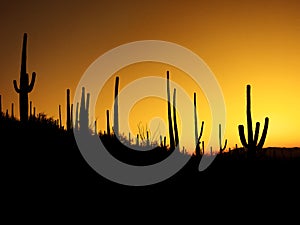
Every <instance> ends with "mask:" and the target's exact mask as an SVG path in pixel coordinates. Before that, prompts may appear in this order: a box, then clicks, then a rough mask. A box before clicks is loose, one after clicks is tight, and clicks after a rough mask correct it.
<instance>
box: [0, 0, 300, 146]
mask: <svg viewBox="0 0 300 225" xmlns="http://www.w3.org/2000/svg"><path fill="white" fill-rule="evenodd" d="M9 4H10V3H7V5H5V4H3V6H2V7H1V13H0V21H1V27H2V31H3V35H1V37H0V40H1V41H0V44H1V51H0V57H1V59H2V60H1V62H0V64H1V76H0V94H1V95H2V101H3V103H2V104H3V110H6V109H9V110H10V107H11V103H12V102H14V103H15V105H16V107H15V114H16V115H18V96H17V94H16V93H15V91H14V90H13V85H12V81H13V80H14V79H17V80H18V79H19V70H20V57H21V55H20V54H21V42H22V34H23V32H28V72H29V73H30V74H31V72H32V71H36V72H37V80H36V84H35V87H34V90H33V92H32V93H30V95H29V96H30V100H32V101H33V105H34V106H35V107H36V108H37V112H45V113H46V114H47V115H49V116H53V117H55V118H58V105H59V104H61V105H62V109H63V112H62V113H63V120H64V121H65V102H66V89H67V88H70V89H71V95H72V94H74V90H75V88H76V85H77V82H78V81H79V79H80V77H81V76H82V75H83V73H84V71H85V70H86V69H87V67H88V66H89V65H90V64H91V63H92V62H93V61H94V60H95V59H96V58H98V57H99V56H100V55H102V54H103V53H105V52H106V51H108V50H110V49H111V48H114V47H116V46H118V45H121V44H124V43H127V42H131V41H136V40H144V39H158V40H166V41H170V42H175V43H177V44H180V45H182V46H184V47H187V48H189V49H191V50H192V51H194V52H195V53H196V54H198V55H199V56H200V57H201V58H202V59H203V60H204V61H205V62H206V63H207V64H208V65H209V67H210V68H211V70H212V71H213V73H214V74H215V75H216V77H217V79H218V81H219V83H220V85H221V88H222V90H223V94H224V98H225V102H226V109H227V125H226V129H225V130H226V131H225V138H227V139H228V147H231V148H234V146H235V144H238V145H239V146H240V145H241V144H240V141H239V137H238V132H237V126H238V125H239V124H244V125H246V113H245V110H246V109H245V100H246V96H245V94H246V93H245V92H246V85H247V84H251V86H252V113H253V122H256V121H259V122H261V123H263V122H264V118H265V117H266V116H268V117H269V118H270V126H269V132H268V135H267V140H266V143H265V147H270V146H276V147H294V146H300V138H299V137H300V119H299V114H300V104H299V99H300V92H299V91H298V89H299V84H300V76H299V74H300V67H299V60H300V58H299V56H300V42H299V40H300V29H299V27H300V14H299V11H300V4H299V1H296V0H274V1H267V0H265V1H264V0H262V1H259V0H251V1H247V0H246V1H233V0H229V1H221V0H212V1H188V2H187V1H172V3H171V2H170V1H151V2H149V3H145V2H144V1H126V2H125V1H116V2H114V4H113V3H110V2H106V3H102V2H101V3H91V4H90V5H86V4H84V3H78V2H74V3H72V7H71V8H70V5H69V4H67V3H61V4H60V5H59V7H58V6H57V3H47V4H46V3H43V4H42V3H36V4H35V5H34V6H30V5H28V4H26V3H19V4H16V5H14V6H12V5H9ZM82 4H83V5H82ZM53 15H55V16H53ZM116 57H117V56H116ZM166 70H170V72H171V79H172V80H173V81H175V82H178V83H180V84H182V85H184V87H185V88H186V90H188V93H189V95H190V97H191V99H192V95H193V92H194V91H195V90H196V91H197V93H199V95H201V94H200V93H201V91H200V90H199V89H197V87H195V84H193V82H191V81H189V80H186V77H185V76H184V77H185V78H184V79H183V78H182V76H183V73H182V72H181V71H179V70H177V69H176V68H173V67H170V66H168V65H156V64H151V65H150V64H148V65H147V64H143V65H142V64H140V65H139V64H137V65H133V66H129V67H128V68H124V69H123V70H120V71H119V72H118V74H114V75H113V77H112V78H111V80H109V81H108V83H107V85H106V86H105V88H104V89H103V93H101V94H100V96H99V99H98V103H99V107H97V109H96V115H97V121H98V128H99V129H101V130H104V129H105V127H106V125H105V110H106V109H110V108H111V102H112V98H113V90H114V88H113V87H114V77H115V76H116V75H118V76H120V89H122V87H124V85H126V84H128V83H129V82H131V81H133V80H134V79H136V78H137V77H141V76H147V75H149V74H151V75H153V74H154V75H156V76H162V77H165V71H166ZM178 98H179V96H178ZM104 99H105V100H104ZM178 101H179V99H178ZM100 102H101V104H100ZM146 103H147V102H141V103H139V104H137V105H136V106H135V108H134V109H133V110H132V114H133V115H134V116H132V118H130V126H131V127H132V129H133V131H135V132H136V130H135V129H136V123H137V122H138V120H142V121H143V122H144V123H146V122H149V119H150V117H151V116H154V114H156V113H157V114H159V116H166V107H165V106H163V105H164V104H163V103H157V104H161V108H162V111H161V112H157V111H155V110H153V112H152V114H151V113H149V114H148V113H146V114H145V113H143V112H141V113H140V114H139V113H138V111H140V110H139V109H140V108H143V107H145V106H144V104H146ZM154 103H155V104H156V102H155V101H153V104H154ZM147 104H148V103H147ZM149 107H150V106H149ZM198 112H199V115H198V116H199V120H205V123H206V124H205V130H204V132H205V133H204V140H205V141H206V139H207V138H208V133H209V130H210V129H211V128H210V127H209V126H210V125H209V124H210V117H209V116H210V113H209V108H208V104H207V102H206V99H205V98H204V96H203V94H202V97H201V96H199V101H198ZM143 116H145V117H143ZM140 117H141V118H140ZM142 117H143V118H142ZM191 117H192V118H193V115H191ZM111 121H112V120H111ZM165 121H166V118H165ZM193 129H194V127H191V133H192V135H193ZM193 138H194V137H193V136H192V137H191V139H193Z"/></svg>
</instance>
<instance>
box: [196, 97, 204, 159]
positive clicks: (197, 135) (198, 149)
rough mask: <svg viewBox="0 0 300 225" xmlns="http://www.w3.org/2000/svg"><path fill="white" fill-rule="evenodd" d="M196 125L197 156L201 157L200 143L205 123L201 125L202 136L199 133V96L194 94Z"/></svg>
mask: <svg viewBox="0 0 300 225" xmlns="http://www.w3.org/2000/svg"><path fill="white" fill-rule="evenodd" d="M194 123H195V146H196V150H195V154H196V156H201V149H200V142H201V137H202V134H203V127H204V121H202V124H201V130H200V134H199V133H198V116H197V94H196V92H194Z"/></svg>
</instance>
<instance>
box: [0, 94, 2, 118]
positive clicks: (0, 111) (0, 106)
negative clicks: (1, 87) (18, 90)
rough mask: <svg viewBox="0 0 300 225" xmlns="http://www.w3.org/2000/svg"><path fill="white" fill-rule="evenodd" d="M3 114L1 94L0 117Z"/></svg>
mask: <svg viewBox="0 0 300 225" xmlns="http://www.w3.org/2000/svg"><path fill="white" fill-rule="evenodd" d="M1 116H2V96H1V95H0V117H1Z"/></svg>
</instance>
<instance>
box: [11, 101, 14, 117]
mask: <svg viewBox="0 0 300 225" xmlns="http://www.w3.org/2000/svg"><path fill="white" fill-rule="evenodd" d="M11 118H13V119H14V118H15V113H14V103H11Z"/></svg>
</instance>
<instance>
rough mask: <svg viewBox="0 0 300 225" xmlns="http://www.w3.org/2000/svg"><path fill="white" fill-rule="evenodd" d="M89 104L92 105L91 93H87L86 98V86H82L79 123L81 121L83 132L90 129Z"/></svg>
mask: <svg viewBox="0 0 300 225" xmlns="http://www.w3.org/2000/svg"><path fill="white" fill-rule="evenodd" d="M89 105H90V94H89V93H87V95H86V99H85V88H84V87H82V92H81V102H80V114H79V123H80V131H83V132H88V129H89Z"/></svg>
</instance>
